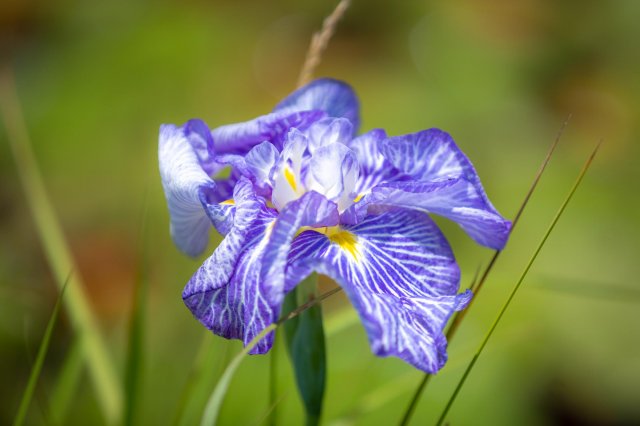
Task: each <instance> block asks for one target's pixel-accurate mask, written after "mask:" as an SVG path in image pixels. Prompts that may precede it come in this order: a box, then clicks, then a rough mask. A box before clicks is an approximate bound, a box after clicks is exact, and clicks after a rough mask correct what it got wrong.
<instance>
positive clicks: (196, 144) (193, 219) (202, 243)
mask: <svg viewBox="0 0 640 426" xmlns="http://www.w3.org/2000/svg"><path fill="white" fill-rule="evenodd" d="M203 129H204V130H206V131H203ZM158 159H159V167H160V176H161V178H162V186H163V188H164V192H165V197H166V199H167V205H168V207H169V214H170V216H171V217H170V220H171V222H170V232H171V237H172V238H173V241H174V242H175V244H176V246H178V248H179V249H180V250H181V251H183V252H184V253H186V254H188V255H189V256H197V255H199V254H200V253H202V251H203V250H204V249H205V247H206V245H207V241H208V234H209V227H210V226H211V222H210V220H209V218H208V217H207V213H206V211H205V208H204V207H203V202H204V200H205V199H206V200H208V201H209V202H220V201H223V200H224V198H223V197H224V193H225V191H226V188H225V187H224V186H222V187H220V186H219V185H216V183H215V182H214V180H213V179H212V178H211V177H210V175H209V173H213V172H216V171H217V170H219V169H220V167H221V166H220V165H219V164H217V163H216V162H215V161H214V158H213V146H212V144H211V138H210V136H209V135H208V129H207V128H206V125H204V123H202V122H201V121H199V120H191V121H190V122H188V123H187V124H185V126H183V127H177V126H174V125H171V124H165V125H162V126H161V127H160V137H159V144H158Z"/></svg>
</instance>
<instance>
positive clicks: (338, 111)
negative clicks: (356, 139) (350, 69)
mask: <svg viewBox="0 0 640 426" xmlns="http://www.w3.org/2000/svg"><path fill="white" fill-rule="evenodd" d="M304 110H322V111H325V112H326V113H327V115H328V116H329V117H336V118H337V117H344V118H346V119H347V120H349V121H350V122H351V123H352V124H353V132H354V135H355V133H356V132H357V131H358V128H359V127H360V104H359V102H358V97H357V96H356V94H355V92H354V91H353V89H352V88H351V86H349V85H348V84H346V83H343V82H341V81H338V80H334V79H330V78H321V79H318V80H314V81H312V82H311V83H309V84H307V85H306V86H303V87H301V88H300V89H298V90H296V91H295V92H293V93H292V94H290V95H289V96H287V97H286V98H285V99H284V100H283V101H282V102H280V103H279V104H278V105H277V106H276V108H275V109H274V111H304ZM352 136H353V135H352Z"/></svg>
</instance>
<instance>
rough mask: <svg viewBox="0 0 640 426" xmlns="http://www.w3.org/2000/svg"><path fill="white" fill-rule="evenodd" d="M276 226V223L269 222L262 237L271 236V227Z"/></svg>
mask: <svg viewBox="0 0 640 426" xmlns="http://www.w3.org/2000/svg"><path fill="white" fill-rule="evenodd" d="M275 225H276V221H275V220H273V221H271V222H269V224H268V225H267V227H266V228H265V229H264V237H265V238H268V237H270V236H271V232H273V227H274V226H275Z"/></svg>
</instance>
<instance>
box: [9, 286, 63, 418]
mask: <svg viewBox="0 0 640 426" xmlns="http://www.w3.org/2000/svg"><path fill="white" fill-rule="evenodd" d="M70 277H71V274H69V276H68V277H67V279H66V280H65V283H64V285H63V286H62V289H61V290H60V294H59V295H58V298H57V299H56V304H55V305H54V307H53V312H52V313H51V317H50V318H49V321H48V322H47V328H46V329H45V332H44V336H42V341H41V342H40V348H39V349H38V355H37V356H36V359H35V362H34V364H33V368H31V373H30V374H29V381H28V382H27V387H26V389H25V391H24V394H23V395H22V399H21V400H20V406H19V407H18V413H17V414H16V418H15V420H14V422H13V424H14V425H15V426H21V425H22V424H24V419H25V417H26V416H27V410H28V409H29V405H30V404H31V399H32V398H33V394H34V392H35V390H36V384H37V383H38V378H39V377H40V372H41V371H42V366H43V365H44V359H45V357H46V356H47V350H48V349H49V342H50V341H51V335H52V334H53V329H54V328H55V326H56V321H57V320H58V312H59V311H60V306H61V305H62V300H63V299H64V295H65V291H66V289H67V285H68V284H69V278H70Z"/></svg>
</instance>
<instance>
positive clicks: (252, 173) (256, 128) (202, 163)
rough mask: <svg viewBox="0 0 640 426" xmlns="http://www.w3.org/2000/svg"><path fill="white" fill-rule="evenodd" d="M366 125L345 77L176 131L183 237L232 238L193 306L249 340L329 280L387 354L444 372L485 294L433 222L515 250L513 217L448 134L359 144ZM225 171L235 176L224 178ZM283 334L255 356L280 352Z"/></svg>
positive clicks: (206, 320)
mask: <svg viewBox="0 0 640 426" xmlns="http://www.w3.org/2000/svg"><path fill="white" fill-rule="evenodd" d="M358 127H359V105H358V100H357V97H356V95H355V94H354V92H353V90H352V89H351V88H350V87H349V86H348V85H346V84H345V83H342V82H339V81H336V80H331V79H321V80H316V81H314V82H312V83H310V84H309V85H307V86H305V87H303V88H301V89H298V90H297V91H295V92H294V93H292V94H291V95H289V96H288V97H287V98H286V99H284V100H283V101H282V102H281V103H280V104H279V105H278V106H277V107H276V108H275V109H274V111H273V112H272V113H270V114H267V115H265V116H262V117H259V118H256V119H254V120H251V121H248V122H245V123H239V124H231V125H226V126H222V127H218V128H215V129H213V130H210V129H209V128H208V127H207V125H206V124H205V123H204V122H202V121H200V120H191V121H189V122H187V123H186V124H185V125H183V126H179V127H178V126H174V125H163V126H162V127H161V129H160V146H159V159H160V172H161V176H162V183H163V186H164V190H165V194H166V198H167V203H168V206H169V212H170V216H171V235H172V237H173V240H174V241H175V243H176V245H177V246H178V247H179V248H180V249H181V250H182V251H183V252H185V253H186V254H188V255H191V256H197V255H199V254H201V253H202V252H203V251H204V249H205V247H206V244H207V238H208V232H209V227H210V226H212V225H213V226H214V227H215V228H216V229H217V230H218V232H220V233H221V234H223V235H224V239H223V240H222V242H221V243H220V245H219V246H218V247H217V248H216V249H215V250H214V252H213V254H212V255H211V256H210V257H209V258H208V259H206V260H205V261H204V263H203V264H202V266H201V267H200V268H199V269H198V270H197V272H196V273H195V274H194V275H193V277H192V278H191V279H190V280H189V282H188V283H187V285H186V287H185V288H184V291H183V294H182V297H183V300H184V303H185V304H186V306H187V307H188V308H189V309H190V311H191V312H192V313H193V315H194V316H195V318H197V319H198V320H199V321H200V322H201V323H202V324H203V325H204V326H205V327H207V328H208V329H210V330H211V331H213V332H214V333H215V334H217V335H220V336H223V337H225V338H229V339H241V340H242V341H243V342H244V344H245V345H246V344H247V343H248V342H250V341H251V340H252V339H253V338H254V337H255V336H257V335H258V334H260V332H261V331H262V330H264V329H265V328H266V327H267V326H268V325H269V324H271V323H273V322H274V321H276V320H277V319H278V317H279V315H280V313H281V312H280V311H281V307H282V303H283V299H284V297H285V295H286V294H287V293H288V292H289V291H291V290H292V289H293V288H294V287H295V286H296V285H297V284H298V283H300V282H301V281H302V280H303V279H304V278H305V277H307V276H308V275H310V274H311V273H313V272H314V271H315V272H317V273H319V274H323V275H327V276H329V277H331V278H332V279H333V280H334V281H335V282H337V283H338V284H339V285H340V286H341V287H342V288H343V289H344V291H345V293H346V294H347V296H348V298H349V299H350V301H351V303H352V304H353V306H354V307H355V309H356V310H357V312H358V314H359V316H360V319H361V320H362V323H363V325H364V327H365V329H366V332H367V335H368V339H369V343H370V345H371V349H372V351H373V352H374V353H375V354H376V355H378V356H390V355H393V356H397V357H399V358H401V359H403V360H404V361H406V362H408V363H410V364H411V365H413V366H415V367H417V368H419V369H420V370H423V371H426V372H430V373H434V372H436V371H438V370H439V369H440V368H442V366H443V365H444V364H445V362H446V358H447V354H446V345H447V342H446V339H445V337H444V335H443V328H444V326H445V324H446V322H447V320H448V319H449V317H450V316H451V315H452V313H453V312H455V311H457V310H460V309H463V308H464V307H465V306H466V305H467V303H468V302H469V300H470V298H471V296H472V295H471V292H470V291H469V290H467V291H465V292H463V293H460V294H458V287H459V281H460V270H459V268H458V265H457V263H456V260H455V258H454V255H453V252H452V250H451V247H450V246H449V244H448V242H447V240H446V239H445V237H444V236H443V235H442V233H441V232H440V230H439V229H438V227H437V226H436V224H435V223H434V222H433V220H432V219H431V218H430V216H429V214H430V213H434V214H438V215H441V216H444V217H446V218H448V219H451V220H453V221H455V222H456V223H458V224H459V225H460V226H461V227H462V228H463V229H464V230H465V231H466V233H467V234H468V235H469V236H470V237H471V238H473V239H474V240H475V241H476V242H478V243H479V244H482V245H484V246H487V247H490V248H493V249H501V248H502V247H503V246H504V245H505V243H506V240H507V238H508V234H509V229H510V222H508V221H507V220H505V219H504V218H503V217H502V216H501V215H500V214H499V213H498V212H497V211H496V209H495V208H494V207H493V206H492V205H491V203H490V201H489V200H488V198H487V196H486V195H485V192H484V190H483V188H482V185H481V183H480V180H479V178H478V175H477V174H476V171H475V170H474V168H473V166H472V164H471V163H470V161H469V160H468V159H467V157H466V156H465V155H464V154H463V153H462V152H461V151H460V149H459V148H458V147H457V146H456V144H455V142H454V141H453V139H452V138H451V136H450V135H448V134H447V133H445V132H443V131H441V130H438V129H429V130H424V131H421V132H417V133H412V134H407V135H403V136H392V137H389V136H387V134H386V133H385V132H384V131H383V130H381V129H375V130H371V131H369V132H366V133H364V134H362V135H359V136H357V135H356V133H357V129H358ZM223 168H228V169H230V172H229V175H228V177H227V178H225V179H216V178H215V177H213V176H216V174H217V173H218V172H219V171H220V170H222V169H223ZM273 338H274V335H273V333H270V334H268V335H267V336H266V337H265V338H263V339H262V340H261V341H260V342H259V343H258V344H257V345H256V346H255V347H254V348H253V349H252V351H251V353H254V354H258V353H265V352H267V351H268V350H269V349H270V348H271V346H272V344H273Z"/></svg>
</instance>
